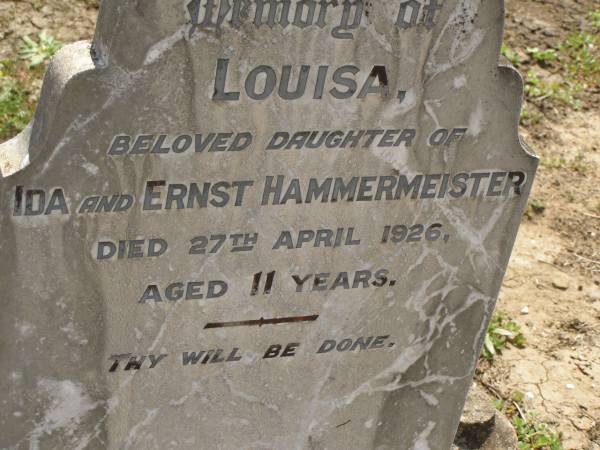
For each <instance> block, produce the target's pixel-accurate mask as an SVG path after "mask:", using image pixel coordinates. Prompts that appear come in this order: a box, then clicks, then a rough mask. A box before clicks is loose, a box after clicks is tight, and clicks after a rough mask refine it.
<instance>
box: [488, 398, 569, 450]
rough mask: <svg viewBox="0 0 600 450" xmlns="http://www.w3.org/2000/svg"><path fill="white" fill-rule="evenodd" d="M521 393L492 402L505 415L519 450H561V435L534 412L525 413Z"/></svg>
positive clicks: (525, 409)
mask: <svg viewBox="0 0 600 450" xmlns="http://www.w3.org/2000/svg"><path fill="white" fill-rule="evenodd" d="M523 398H524V395H523V393H522V392H518V391H517V392H514V393H513V394H512V397H511V398H509V399H497V400H494V407H495V408H496V409H497V410H498V411H500V412H502V413H503V414H504V415H506V416H507V417H508V418H509V420H510V421H511V423H512V424H513V426H514V428H515V431H516V433H517V440H518V448H519V450H563V446H562V443H561V435H560V433H557V432H556V430H554V428H553V427H552V426H551V425H550V424H548V423H546V422H543V421H541V420H540V419H539V415H538V414H537V413H536V412H535V411H527V408H526V407H525V405H524V404H523Z"/></svg>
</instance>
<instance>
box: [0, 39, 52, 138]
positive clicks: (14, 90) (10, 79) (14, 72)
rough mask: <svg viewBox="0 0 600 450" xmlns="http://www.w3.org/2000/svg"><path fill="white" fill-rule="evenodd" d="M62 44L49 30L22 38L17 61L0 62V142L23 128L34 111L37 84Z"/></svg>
mask: <svg viewBox="0 0 600 450" xmlns="http://www.w3.org/2000/svg"><path fill="white" fill-rule="evenodd" d="M61 46H62V44H61V43H60V42H59V41H57V40H56V39H54V38H52V37H51V36H50V35H49V34H48V33H46V32H41V33H40V34H39V35H38V36H37V37H36V38H35V39H34V38H31V37H29V36H25V37H23V38H22V44H21V48H20V49H19V59H18V60H3V61H0V142H3V141H5V140H7V139H9V138H11V137H12V136H14V135H16V134H17V133H19V132H20V131H22V130H23V129H24V128H25V127H26V126H27V124H28V123H29V121H30V120H31V116H32V115H33V112H34V111H35V105H36V103H37V94H38V93H37V92H36V88H35V85H36V83H39V81H40V80H41V79H42V77H43V74H44V71H45V67H46V63H47V62H48V60H49V59H50V58H51V57H52V56H53V55H54V54H55V53H56V52H57V51H58V50H59V49H60V47H61Z"/></svg>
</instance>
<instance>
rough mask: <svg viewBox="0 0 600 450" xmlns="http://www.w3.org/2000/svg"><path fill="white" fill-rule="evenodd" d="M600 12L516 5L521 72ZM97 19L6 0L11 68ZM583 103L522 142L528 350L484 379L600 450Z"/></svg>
mask: <svg viewBox="0 0 600 450" xmlns="http://www.w3.org/2000/svg"><path fill="white" fill-rule="evenodd" d="M599 8H600V3H599V2H598V0H507V2H506V9H507V11H506V18H507V21H506V43H507V45H508V46H509V47H510V48H511V49H513V50H514V51H516V52H517V53H518V54H519V55H520V57H521V59H522V61H523V63H522V64H521V65H520V67H519V69H520V70H521V71H522V72H526V71H527V70H529V69H530V68H532V67H534V66H536V69H537V70H542V71H544V70H546V69H544V68H543V67H542V68H540V67H539V64H537V65H536V63H535V62H534V61H532V60H530V59H529V58H528V56H527V52H526V49H527V48H532V47H539V48H541V49H546V48H550V47H558V46H559V45H560V44H561V43H562V42H564V41H565V39H566V38H567V37H568V36H569V35H570V34H571V33H573V32H574V31H577V30H580V29H582V28H583V27H585V26H586V25H585V24H586V16H587V15H588V14H589V12H591V11H593V10H597V9H599ZM96 14H97V5H96V2H95V0H26V1H3V0H0V59H5V58H8V59H10V58H15V57H16V52H17V49H18V47H19V45H20V37H21V36H23V35H25V34H31V35H36V34H37V33H39V32H40V31H41V30H43V29H46V30H48V31H49V32H50V34H52V35H53V36H54V37H56V38H58V39H60V40H61V41H63V42H71V41H76V40H81V39H90V38H91V36H92V34H93V26H94V21H95V17H96ZM546 72H547V73H546V75H547V76H548V77H560V76H561V74H560V73H552V71H551V70H546ZM578 99H579V101H580V107H579V108H578V109H574V108H573V107H572V106H568V105H560V104H556V103H554V102H542V101H540V102H536V101H531V102H529V103H528V104H527V109H528V110H530V111H533V112H534V113H535V114H536V115H537V116H539V117H540V119H539V120H536V121H535V122H534V123H530V124H528V125H527V126H526V127H522V129H521V133H522V135H523V137H524V140H525V141H526V142H527V143H528V144H529V145H530V146H531V147H532V148H533V149H534V151H536V152H537V153H538V154H539V155H540V157H541V159H542V164H541V166H540V170H539V174H538V178H537V181H536V184H535V188H534V192H533V194H532V200H531V204H530V207H529V209H528V211H527V213H526V215H525V216H524V218H523V225H522V228H521V231H520V234H519V237H518V240H517V245H516V247H515V250H514V253H513V257H512V260H511V263H510V266H509V269H508V273H507V276H506V279H505V281H504V285H503V289H502V292H501V294H500V300H499V302H498V309H500V310H502V311H505V312H506V313H507V314H508V315H509V316H510V317H511V318H513V319H514V320H515V321H516V322H518V323H519V324H520V325H521V326H522V327H523V331H524V334H525V336H526V338H527V345H526V346H525V348H523V349H515V348H511V349H508V350H506V351H504V352H503V354H502V355H500V356H499V357H498V358H496V359H495V360H494V361H493V363H489V362H487V361H485V360H482V361H481V363H480V365H479V368H478V375H477V378H478V379H479V380H480V381H481V382H482V383H483V384H484V385H485V386H486V387H487V388H488V389H489V390H490V391H491V392H492V393H494V394H495V395H498V396H501V397H503V398H505V399H507V398H511V396H512V395H513V394H514V393H515V392H522V393H525V394H526V395H525V398H526V400H525V401H526V406H527V407H528V408H530V409H533V410H536V411H538V412H539V413H540V419H542V420H544V421H547V422H549V423H553V424H555V425H556V427H557V429H558V430H559V431H560V432H561V433H562V435H563V446H564V448H565V449H577V450H580V449H581V450H589V449H594V450H599V449H600V85H599V84H595V85H594V84H592V85H591V86H588V88H587V89H586V91H585V92H583V93H582V94H580V95H579V96H578Z"/></svg>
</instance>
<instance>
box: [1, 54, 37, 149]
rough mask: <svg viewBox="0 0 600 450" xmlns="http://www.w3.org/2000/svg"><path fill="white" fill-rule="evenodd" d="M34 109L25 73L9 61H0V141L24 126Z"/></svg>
mask: <svg viewBox="0 0 600 450" xmlns="http://www.w3.org/2000/svg"><path fill="white" fill-rule="evenodd" d="M34 109H35V102H34V101H32V99H31V97H30V92H29V88H28V82H27V77H26V74H23V72H20V71H19V70H18V68H17V67H16V65H15V64H14V63H13V62H11V61H2V62H0V142H2V141H4V140H6V139H8V138H10V137H11V136H14V135H15V134H17V133H19V132H20V131H21V130H22V129H23V128H25V127H26V126H27V124H28V123H29V120H30V119H31V115H32V114H33V111H34Z"/></svg>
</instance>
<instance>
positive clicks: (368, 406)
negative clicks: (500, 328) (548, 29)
mask: <svg viewBox="0 0 600 450" xmlns="http://www.w3.org/2000/svg"><path fill="white" fill-rule="evenodd" d="M230 3H231V5H240V6H243V5H249V7H250V9H249V10H247V9H244V8H242V10H240V14H239V15H237V14H236V15H234V16H233V17H230V16H224V17H225V19H226V20H225V21H224V22H223V23H221V24H220V26H218V27H207V26H205V24H206V21H203V14H205V13H206V11H207V9H206V7H207V6H208V3H207V0H202V1H199V0H198V1H191V2H189V1H182V0H147V1H144V2H139V1H134V0H105V1H103V2H102V7H101V11H100V17H99V23H98V29H97V32H96V37H95V40H94V43H93V46H92V49H91V55H92V56H93V57H90V56H89V55H90V53H89V48H88V46H87V44H76V45H75V46H71V47H68V48H66V49H64V50H63V51H62V52H61V53H60V55H59V56H58V57H57V59H56V60H55V61H54V62H53V64H52V66H51V68H50V70H49V73H48V75H47V79H46V81H45V86H44V89H43V95H42V100H41V103H40V108H39V109H38V112H37V113H36V116H35V120H34V122H33V123H32V125H31V129H30V130H29V131H28V134H25V135H23V136H20V137H19V138H17V139H18V140H17V141H12V142H9V143H6V144H3V145H2V146H0V164H1V165H2V169H1V170H2V175H3V177H4V178H3V179H2V180H0V199H1V202H2V203H1V211H2V214H1V216H0V235H1V236H2V238H1V240H0V254H1V255H2V266H0V283H1V284H0V285H1V286H2V296H1V298H0V301H1V306H2V314H1V315H0V327H1V329H2V341H1V343H0V390H1V391H2V392H3V393H4V395H3V397H2V400H1V402H2V403H1V406H2V408H0V447H1V448H27V447H29V448H60V449H70V448H111V449H112V448H115V449H116V448H125V449H128V448H138V449H168V448H178V449H185V448H189V449H197V448H207V449H209V448H210V449H212V448H219V449H238V448H251V449H255V448H273V449H283V448H286V449H287V448H307V449H368V448H373V449H413V448H414V449H418V450H422V449H444V448H449V447H450V445H451V443H452V439H453V437H454V434H455V431H456V429H457V426H458V422H459V418H460V412H461V410H462V407H463V403H464V399H465V396H466V392H467V390H468V387H469V384H470V382H471V378H472V374H473V370H474V366H475V363H476V360H477V356H478V354H479V350H480V348H481V344H482V340H483V338H484V334H485V329H486V324H487V321H488V320H489V317H490V315H491V312H492V310H493V307H494V303H495V299H496V296H497V293H498V290H499V288H500V285H501V281H502V277H503V274H504V271H505V269H506V265H507V263H508V259H509V256H510V252H511V248H512V245H513V242H514V238H515V236H516V232H517V228H518V225H519V220H520V216H521V213H522V211H523V209H524V207H525V205H526V201H527V196H528V194H529V192H530V189H531V186H532V183H533V178H534V174H535V169H536V166H537V160H536V158H534V157H533V156H532V155H530V154H529V153H527V152H526V151H525V150H524V149H523V147H522V145H521V143H520V141H519V137H518V131H517V123H518V119H519V104H520V101H521V95H522V82H521V79H520V77H519V76H518V74H517V73H516V72H514V70H513V69H511V68H507V67H498V63H497V61H498V55H499V49H500V43H501V36H502V20H503V8H502V2H501V1H500V0H492V1H479V0H446V1H444V2H443V3H442V2H437V1H429V2H424V1H420V0H411V1H407V2H402V1H399V0H398V1H393V0H386V1H378V2H362V1H352V0H348V1H346V0H345V1H343V2H339V3H338V4H337V5H333V4H328V3H326V2H316V3H315V2H311V1H301V2H298V1H294V2H291V4H292V6H293V8H292V9H291V10H290V11H289V12H290V14H291V16H290V21H289V23H286V22H285V21H281V20H279V22H280V23H278V24H271V25H273V26H270V25H269V24H268V23H264V22H266V21H268V20H269V18H268V14H266V10H265V14H264V16H262V17H261V16H260V15H259V16H258V17H257V16H256V15H255V14H254V15H253V11H255V10H256V6H257V5H258V4H262V3H261V2H256V1H250V2H241V3H240V2H238V1H235V2H230ZM267 3H268V2H267ZM227 4H229V3H228V2H226V1H225V0H223V1H221V2H215V5H216V7H223V8H225V7H224V6H223V5H227ZM327 5H329V6H327ZM324 6H327V7H326V8H325V9H323V7H324ZM313 7H314V8H315V9H314V10H313V9H312V8H313ZM438 7H439V8H438ZM208 10H210V8H209V9H208ZM234 10H235V8H234ZM297 10H299V11H304V12H303V13H302V14H297V15H294V13H293V11H297ZM317 10H318V11H324V13H323V15H321V13H320V12H319V13H317ZM222 11H223V12H224V13H228V14H231V11H229V12H227V10H226V8H225V9H223V10H222ZM235 11H237V10H235ZM311 11H312V13H311ZM344 11H346V13H352V12H354V13H357V14H358V13H359V14H358V15H357V17H359V18H360V21H356V22H353V21H352V17H353V16H351V14H345V13H344ZM280 12H281V10H280ZM400 12H403V14H400ZM213 13H214V19H215V20H217V19H218V9H215V10H214V11H213ZM313 13H314V14H313ZM413 13H414V14H413ZM275 17H276V18H277V17H278V16H275ZM309 19H310V20H309ZM321 19H322V20H321ZM413 19H414V20H413ZM359 22H360V23H359ZM203 23H204V24H203ZM354 25H356V26H354ZM303 66H306V67H304V68H303ZM326 66H327V67H329V68H328V69H325V67H326ZM307 67H308V68H307ZM286 74H287V75H290V76H291V80H290V83H289V88H288V89H286V86H285V84H286V83H283V87H281V85H282V83H281V80H282V78H285V77H286ZM303 74H304V75H303ZM305 75H307V78H306V88H305V89H299V90H298V92H297V93H296V90H295V89H294V88H295V87H296V86H298V84H297V83H298V80H299V79H303V77H304V76H305ZM265 80H266V83H265ZM302 84H303V83H300V85H302ZM296 97H298V98H296ZM360 130H362V133H361V131H360ZM305 131H315V132H327V134H326V135H323V134H319V133H317V134H315V135H314V136H312V135H310V134H308V135H303V134H296V133H302V132H305ZM336 131H339V133H336ZM351 132H352V134H350V133H351ZM219 133H221V134H219ZM282 133H289V135H290V137H293V136H295V140H294V141H293V142H294V144H292V145H290V146H289V147H290V148H289V149H286V148H285V147H286V145H285V144H283V145H280V142H281V141H282V140H283V137H285V136H287V135H284V134H282ZM200 135H201V136H200ZM311 136H312V137H313V138H314V140H315V141H314V142H315V145H313V147H315V148H309V147H310V146H307V141H306V139H307V137H311ZM357 136H359V137H358V138H357V144H356V147H352V145H353V137H354V138H356V137H357ZM321 138H322V139H323V140H322V141H320V139H321ZM344 144H345V145H344ZM280 147H283V148H280ZM298 147H301V148H298ZM207 183H210V184H207ZM338 230H341V231H339V232H338ZM303 280H306V281H303ZM201 352H204V353H201ZM209 355H210V356H209Z"/></svg>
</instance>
